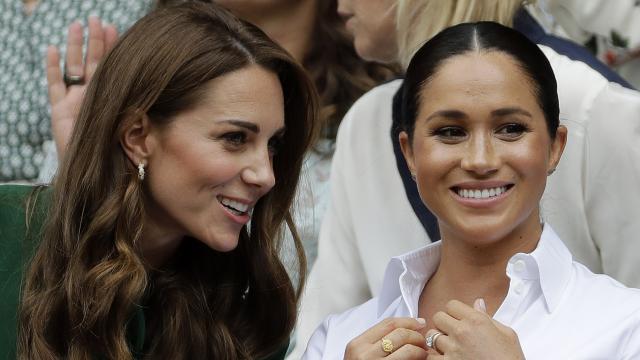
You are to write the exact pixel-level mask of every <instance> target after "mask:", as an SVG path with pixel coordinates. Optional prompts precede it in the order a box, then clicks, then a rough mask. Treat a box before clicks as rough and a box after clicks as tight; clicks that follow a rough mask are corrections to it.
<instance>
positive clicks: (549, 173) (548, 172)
mask: <svg viewBox="0 0 640 360" xmlns="http://www.w3.org/2000/svg"><path fill="white" fill-rule="evenodd" d="M555 171H556V168H553V169H550V170H549V171H547V176H549V175H551V174H553V173H554V172H555Z"/></svg>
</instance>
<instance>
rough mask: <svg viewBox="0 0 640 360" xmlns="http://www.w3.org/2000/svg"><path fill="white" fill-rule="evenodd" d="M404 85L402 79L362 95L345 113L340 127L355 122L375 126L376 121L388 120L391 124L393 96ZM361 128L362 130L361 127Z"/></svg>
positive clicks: (348, 125)
mask: <svg viewBox="0 0 640 360" xmlns="http://www.w3.org/2000/svg"><path fill="white" fill-rule="evenodd" d="M401 85H402V79H397V80H393V81H390V82H387V83H385V84H382V85H378V86H376V87H374V88H373V89H371V90H369V91H368V92H366V93H365V94H364V95H362V96H361V97H360V98H359V99H358V100H356V102H354V103H353V106H351V108H350V109H349V111H348V112H347V114H346V115H345V119H344V120H343V122H342V123H341V125H340V127H341V128H343V127H350V126H352V125H353V124H356V123H357V124H358V125H366V126H373V125H374V124H375V122H379V121H385V120H388V123H389V125H391V106H392V102H393V96H394V95H395V93H396V91H398V89H399V88H400V86H401ZM375 125H377V124H375ZM359 129H360V130H362V129H361V128H360V127H359Z"/></svg>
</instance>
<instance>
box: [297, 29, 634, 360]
mask: <svg viewBox="0 0 640 360" xmlns="http://www.w3.org/2000/svg"><path fill="white" fill-rule="evenodd" d="M461 94H464V95H466V96H460V95H461ZM399 96H400V100H399V103H400V105H399V108H400V111H399V118H400V121H399V128H400V133H399V141H400V144H401V149H402V153H403V156H404V158H405V160H406V162H407V164H408V167H409V169H410V172H411V174H412V176H413V178H414V179H415V183H416V185H417V187H418V189H419V193H420V198H421V200H422V201H423V202H424V204H425V205H426V206H427V207H428V208H429V209H430V210H431V211H432V212H433V214H434V215H435V216H436V218H437V222H438V227H439V229H440V233H441V234H442V240H441V241H438V242H435V243H432V244H429V245H427V246H422V247H421V248H419V249H415V250H413V251H411V252H409V253H407V254H404V255H401V256H398V257H395V258H393V259H392V260H391V261H390V262H389V264H388V266H387V271H386V273H385V278H384V285H383V287H382V289H381V292H380V294H379V296H378V297H376V298H374V299H372V300H370V301H368V302H367V303H365V304H363V305H361V306H358V307H356V308H354V309H351V310H349V311H347V312H345V313H343V314H339V315H332V316H330V317H328V318H327V319H326V320H325V321H324V322H323V323H322V325H321V326H320V327H319V328H318V330H317V331H316V332H315V334H314V335H313V337H312V338H311V340H310V342H309V346H308V348H307V352H306V353H305V355H304V356H303V359H304V360H320V359H327V360H328V359H345V360H355V359H382V358H390V359H406V360H413V359H415V360H424V359H427V358H428V359H429V360H432V359H460V360H462V359H478V360H483V359H492V360H496V359H498V360H499V359H525V358H526V359H530V360H531V359H569V358H576V359H628V360H630V359H636V358H638V357H639V356H640V290H638V289H629V288H625V287H624V286H623V285H622V284H620V283H619V282H617V281H615V280H613V279H612V278H610V277H608V276H604V275H596V274H593V273H592V272H591V271H589V270H588V269H587V268H586V267H584V266H583V265H581V264H580V263H578V262H575V261H573V260H572V257H571V253H570V252H569V250H568V249H567V248H566V247H565V246H564V244H563V243H562V241H561V239H560V238H559V237H558V235H557V234H556V233H555V232H554V230H553V229H552V227H551V225H550V224H548V223H541V221H540V199H541V197H542V194H543V192H544V189H545V185H546V182H547V178H548V177H549V175H550V174H552V173H553V171H554V170H555V169H556V168H557V167H558V164H559V163H562V161H564V160H565V159H563V160H562V161H560V158H561V155H562V152H563V148H564V146H565V143H566V140H567V128H566V127H564V126H562V125H559V119H558V117H559V106H558V93H557V86H556V80H555V77H554V73H553V70H552V68H551V65H550V64H549V61H548V60H547V59H546V57H545V54H544V53H543V52H542V51H541V50H540V49H539V48H538V46H536V44H534V43H532V42H530V41H529V40H528V39H526V38H525V37H524V36H523V35H522V34H520V33H519V32H517V31H515V30H513V29H510V28H508V27H505V26H502V25H499V24H496V23H493V22H479V23H465V24H460V25H457V26H454V27H451V28H448V29H445V30H444V31H443V32H441V33H439V34H438V35H436V36H435V37H433V38H432V39H431V40H429V41H428V42H427V43H426V44H424V46H423V47H422V48H420V50H419V51H418V52H417V53H416V54H415V55H414V57H413V59H412V60H411V63H410V64H409V66H408V69H407V73H406V77H405V81H404V82H403V85H402V88H401V90H400V95H399ZM610 126H613V127H614V126H615V124H610ZM392 241H393V239H389V242H392ZM425 335H426V341H425ZM593 339H597V341H593Z"/></svg>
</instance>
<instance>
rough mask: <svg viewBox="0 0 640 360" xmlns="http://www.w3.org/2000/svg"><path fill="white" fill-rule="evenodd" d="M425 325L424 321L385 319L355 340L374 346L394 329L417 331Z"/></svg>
mask: <svg viewBox="0 0 640 360" xmlns="http://www.w3.org/2000/svg"><path fill="white" fill-rule="evenodd" d="M426 325H427V323H426V321H425V320H424V319H414V318H387V319H384V320H382V321H380V322H379V323H377V324H376V325H374V326H373V327H371V328H370V329H369V330H367V331H365V332H364V333H363V334H362V335H360V336H358V338H357V339H359V340H360V341H363V342H367V343H369V344H374V343H376V342H378V341H380V339H382V338H383V337H385V336H386V335H387V334H389V333H391V332H392V331H393V330H395V329H398V328H405V329H409V330H419V329H422V328H424V327H426Z"/></svg>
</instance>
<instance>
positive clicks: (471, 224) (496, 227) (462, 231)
mask: <svg viewBox="0 0 640 360" xmlns="http://www.w3.org/2000/svg"><path fill="white" fill-rule="evenodd" d="M508 224H513V222H510V221H496V220H495V219H482V218H479V219H476V221H466V222H463V223H460V222H453V223H449V224H446V225H445V227H448V228H449V231H450V232H451V233H452V234H455V236H458V237H460V238H462V239H468V240H469V241H470V243H471V242H472V245H474V246H479V247H485V246H491V245H493V244H494V243H496V242H498V241H500V240H501V239H502V238H504V237H505V236H507V235H508V234H509V233H511V232H512V231H513V230H514V229H513V227H512V226H509V225H508Z"/></svg>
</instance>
